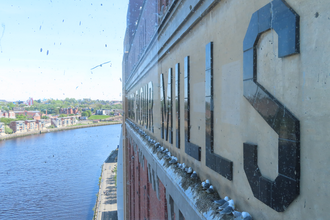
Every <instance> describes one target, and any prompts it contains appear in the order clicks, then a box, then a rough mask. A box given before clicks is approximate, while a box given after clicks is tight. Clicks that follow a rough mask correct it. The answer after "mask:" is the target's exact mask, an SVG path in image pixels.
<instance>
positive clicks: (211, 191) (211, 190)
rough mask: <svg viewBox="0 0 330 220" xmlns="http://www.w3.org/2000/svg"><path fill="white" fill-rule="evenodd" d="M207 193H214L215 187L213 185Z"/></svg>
mask: <svg viewBox="0 0 330 220" xmlns="http://www.w3.org/2000/svg"><path fill="white" fill-rule="evenodd" d="M206 192H207V193H210V194H212V193H214V189H213V186H212V185H211V186H210V187H209V188H208V189H207V190H206Z"/></svg>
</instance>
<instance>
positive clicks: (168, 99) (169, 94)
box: [166, 68, 173, 144]
mask: <svg viewBox="0 0 330 220" xmlns="http://www.w3.org/2000/svg"><path fill="white" fill-rule="evenodd" d="M172 81H173V75H172V68H170V69H169V70H168V76H167V96H166V103H167V111H166V119H167V123H166V131H167V133H168V135H166V140H168V142H169V143H170V144H173V117H172V116H173V114H172V107H173V99H172V95H173V91H172ZM167 137H168V139H167Z"/></svg>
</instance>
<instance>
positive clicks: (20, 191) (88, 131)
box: [0, 124, 121, 220]
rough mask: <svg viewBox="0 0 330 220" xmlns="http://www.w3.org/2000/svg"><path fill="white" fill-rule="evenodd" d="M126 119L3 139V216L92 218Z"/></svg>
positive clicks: (0, 202) (0, 144)
mask: <svg viewBox="0 0 330 220" xmlns="http://www.w3.org/2000/svg"><path fill="white" fill-rule="evenodd" d="M120 129H121V125H120V124H117V125H108V126H98V127H89V128H82V129H73V130H65V131H58V132H51V133H46V134H40V135H33V136H27V137H21V138H17V139H12V140H6V141H0V219H19V220H21V219H73V220H75V219H77V220H83V219H88V220H91V219H92V217H93V207H94V205H95V202H96V194H97V192H98V179H99V177H100V174H101V165H102V164H103V162H104V160H105V159H106V158H107V157H108V155H109V154H110V152H111V151H112V150H114V149H116V147H117V145H118V143H119V136H120Z"/></svg>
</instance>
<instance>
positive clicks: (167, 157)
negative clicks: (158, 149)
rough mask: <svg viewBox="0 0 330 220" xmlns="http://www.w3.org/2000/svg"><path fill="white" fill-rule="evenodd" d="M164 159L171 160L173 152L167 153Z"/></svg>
mask: <svg viewBox="0 0 330 220" xmlns="http://www.w3.org/2000/svg"><path fill="white" fill-rule="evenodd" d="M164 158H165V159H166V160H168V159H170V158H171V152H167V153H166V155H165V157H164Z"/></svg>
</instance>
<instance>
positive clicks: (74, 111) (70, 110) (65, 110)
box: [60, 108, 78, 115]
mask: <svg viewBox="0 0 330 220" xmlns="http://www.w3.org/2000/svg"><path fill="white" fill-rule="evenodd" d="M77 113H78V108H61V109H60V114H67V115H71V114H77Z"/></svg>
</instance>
